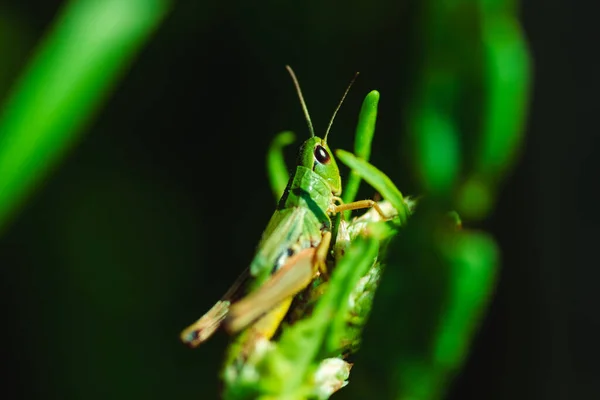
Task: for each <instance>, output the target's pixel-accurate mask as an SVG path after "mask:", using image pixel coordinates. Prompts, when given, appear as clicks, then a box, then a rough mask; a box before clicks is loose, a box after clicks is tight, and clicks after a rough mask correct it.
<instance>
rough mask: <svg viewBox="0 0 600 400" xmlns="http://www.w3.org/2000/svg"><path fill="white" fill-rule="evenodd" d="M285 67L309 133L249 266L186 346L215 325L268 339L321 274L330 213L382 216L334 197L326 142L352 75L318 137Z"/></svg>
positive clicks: (188, 332)
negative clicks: (361, 211) (364, 212)
mask: <svg viewBox="0 0 600 400" xmlns="http://www.w3.org/2000/svg"><path fill="white" fill-rule="evenodd" d="M286 68H287V70H288V72H289V73H290V75H291V77H292V80H293V82H294V86H295V88H296V91H297V94H298V97H299V99H300V103H301V106H302V109H303V111H304V115H305V117H306V120H307V123H308V128H309V131H310V134H311V137H310V138H309V139H308V140H306V141H305V142H304V143H303V144H302V146H301V148H300V152H299V156H298V165H297V166H296V171H295V173H294V174H293V175H292V176H291V177H290V179H289V181H288V184H287V187H286V189H285V191H284V194H283V196H282V197H281V199H280V201H279V204H278V205H277V209H276V210H275V213H274V214H273V216H272V217H271V220H270V221H269V224H268V225H267V228H266V230H265V231H264V233H263V235H262V238H261V241H260V243H259V245H258V248H257V251H256V255H255V257H254V259H253V260H252V262H251V264H250V267H249V268H247V269H246V270H245V271H244V273H242V275H241V276H240V277H239V278H238V280H237V281H236V282H235V283H234V284H233V286H232V287H231V288H230V289H229V290H228V291H227V292H226V293H225V295H224V296H223V297H222V298H221V299H220V300H219V301H218V302H217V303H216V304H215V305H214V306H213V307H212V308H211V309H210V310H209V311H208V312H207V313H206V314H205V315H204V316H202V317H201V318H200V319H198V320H197V321H196V322H195V323H193V324H192V325H190V326H189V327H188V328H186V329H185V330H184V331H183V332H182V333H181V340H182V341H183V342H184V343H186V344H187V345H189V346H191V347H196V346H198V345H199V344H201V343H202V342H204V341H205V340H207V339H208V338H209V337H210V336H211V335H212V334H213V333H214V332H215V331H216V330H217V329H218V328H219V327H220V326H221V325H223V326H224V327H225V329H226V330H227V331H228V332H230V333H237V332H240V331H241V330H244V329H246V328H248V327H250V329H251V330H252V331H253V334H254V335H258V336H262V337H265V338H270V337H272V336H273V334H274V333H275V331H276V330H277V328H278V326H279V324H280V323H281V321H282V320H283V318H284V317H285V314H286V313H287V311H288V309H289V307H290V304H291V302H292V299H293V297H294V295H296V294H297V293H298V292H300V291H301V290H303V289H304V288H306V287H307V286H308V285H309V284H310V282H311V281H312V280H313V279H314V278H315V277H316V276H319V275H321V274H322V275H325V276H326V275H327V267H326V259H327V256H328V254H329V250H330V245H331V238H332V216H334V215H336V214H338V213H341V212H344V211H347V210H356V209H362V208H371V207H374V208H375V209H376V210H377V211H378V212H380V213H382V214H383V212H382V211H381V209H379V207H378V205H377V203H376V202H375V201H373V200H361V201H354V202H350V203H345V204H344V203H343V201H342V199H341V198H340V197H339V196H340V195H341V192H342V187H341V177H340V172H339V169H338V166H337V163H336V161H335V158H334V157H333V155H332V152H331V150H330V149H329V146H328V144H327V136H328V134H329V130H330V129H331V126H332V124H333V121H334V118H335V115H336V114H337V112H338V110H339V108H340V106H341V104H342V103H343V101H344V99H345V97H346V95H347V93H348V91H349V90H350V87H351V86H352V83H353V82H354V79H355V78H356V76H355V77H354V79H353V80H352V82H351V83H350V85H349V86H348V88H347V89H346V91H345V93H344V95H343V96H342V99H341V101H340V103H339V104H338V106H337V108H336V110H335V111H334V113H333V116H332V117H331V120H330V122H329V125H328V127H327V130H326V132H325V135H324V137H323V138H322V139H321V138H319V137H317V136H315V134H314V129H313V126H312V122H311V120H310V116H309V113H308V109H307V107H306V104H305V102H304V98H303V96H302V92H301V90H300V86H299V84H298V80H297V78H296V76H295V74H294V72H293V70H292V69H291V68H290V67H289V66H286ZM243 290H245V291H243ZM244 294H245V296H244Z"/></svg>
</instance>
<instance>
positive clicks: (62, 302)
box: [0, 0, 600, 399]
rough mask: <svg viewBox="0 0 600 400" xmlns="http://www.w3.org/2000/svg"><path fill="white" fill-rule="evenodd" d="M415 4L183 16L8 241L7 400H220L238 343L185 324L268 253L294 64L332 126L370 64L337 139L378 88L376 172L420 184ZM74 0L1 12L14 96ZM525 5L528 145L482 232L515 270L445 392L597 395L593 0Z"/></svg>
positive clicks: (334, 136) (2, 252) (3, 290)
mask: <svg viewBox="0 0 600 400" xmlns="http://www.w3.org/2000/svg"><path fill="white" fill-rule="evenodd" d="M413 3H414V2H397V3H394V2H372V3H367V2H357V1H352V2H347V3H342V2H331V3H329V4H326V5H325V4H320V3H318V2H310V3H306V4H305V5H304V6H302V7H300V6H292V5H279V3H276V2H272V3H271V2H269V3H264V4H263V5H256V6H251V5H245V4H244V3H243V2H239V3H238V2H233V3H232V2H227V3H225V2H222V3H217V4H215V5H207V4H200V3H197V4H196V3H195V2H186V3H180V4H178V5H176V6H175V7H174V8H173V10H172V13H171V14H170V15H169V16H168V18H167V19H166V21H165V22H164V23H163V25H162V26H161V27H160V29H159V30H158V31H157V33H156V35H155V36H154V38H153V39H152V40H151V41H150V43H149V44H148V46H147V47H146V48H145V49H144V50H143V51H142V53H141V54H140V56H139V58H138V60H137V61H136V62H135V64H134V65H133V66H132V67H131V69H130V70H129V72H128V73H127V74H126V76H125V77H124V79H123V81H122V82H121V83H120V84H119V85H118V87H117V89H116V90H115V92H114V93H113V94H112V96H111V97H110V98H109V100H108V102H107V104H106V107H105V108H104V109H102V110H101V112H100V113H99V114H98V115H97V118H96V120H95V122H94V123H92V125H91V126H90V127H89V129H88V130H87V134H86V135H85V136H84V138H83V139H82V140H81V142H80V143H79V145H78V146H77V147H76V148H75V149H74V150H73V151H72V152H71V153H70V154H69V155H68V156H67V157H66V159H65V160H64V162H63V163H62V164H61V165H60V166H59V168H57V169H56V171H55V172H54V174H53V175H52V176H51V177H50V178H49V179H48V180H47V181H46V182H45V183H44V185H43V186H42V187H40V188H39V190H38V191H37V193H36V195H35V196H34V197H33V198H32V199H31V200H30V201H29V203H28V204H27V206H26V207H25V208H24V209H23V210H22V212H21V214H20V216H19V218H18V219H17V220H16V221H14V223H13V224H12V225H11V227H10V229H9V230H8V231H7V232H6V233H5V234H4V236H3V237H2V238H0V274H1V277H0V281H1V285H2V286H1V287H0V298H1V299H2V304H3V305H4V307H3V310H4V318H3V323H2V327H3V329H2V331H1V333H0V335H1V339H2V344H3V346H2V353H1V354H2V358H1V359H2V360H3V363H4V365H5V368H4V370H5V372H4V374H3V381H4V383H3V386H2V388H3V389H2V390H3V391H6V393H7V394H9V397H10V398H44V399H48V398H60V399H71V398H73V399H78V398H85V399H95V398H98V399H100V398H102V399H104V398H119V399H121V398H123V399H126V398H129V399H137V398H146V399H154V398H156V399H159V398H160V399H162V398H185V397H187V398H207V399H210V398H216V393H217V379H216V376H217V373H218V368H219V367H220V364H221V356H222V354H223V351H224V348H225V345H226V343H227V338H226V337H225V335H218V336H217V337H216V338H214V339H212V340H211V343H210V344H209V345H206V346H203V347H201V348H200V349H198V350H195V351H191V350H189V349H187V348H185V347H184V346H182V345H181V344H180V343H179V341H178V334H179V331H180V330H181V328H183V327H184V326H186V325H187V324H188V323H190V322H192V321H193V320H195V319H196V318H197V317H198V316H199V315H200V314H202V313H203V312H204V311H206V309H207V308H208V307H210V306H211V305H212V303H213V302H214V301H215V300H216V299H217V298H218V297H220V295H221V294H222V293H223V292H224V291H225V290H226V288H227V287H228V285H229V284H230V283H231V282H232V281H233V279H234V278H235V276H236V275H237V274H238V273H239V272H240V271H241V270H242V269H243V267H244V266H245V265H246V264H247V263H248V260H249V259H250V258H251V256H252V254H253V251H254V246H255V245H256V243H257V241H258V239H259V237H260V234H261V232H262V229H263V228H264V226H265V224H266V221H267V220H268V218H269V216H270V214H271V212H272V211H273V206H274V200H273V199H272V197H271V194H270V190H269V187H268V183H267V180H266V174H265V165H264V164H265V163H264V157H265V152H266V148H267V146H268V144H269V141H270V140H271V139H272V137H273V136H274V134H275V133H277V132H278V131H281V130H284V129H292V130H294V131H295V132H296V133H297V135H298V137H299V138H300V139H301V138H302V137H303V135H307V133H306V128H305V123H304V121H303V116H302V113H301V110H300V106H299V104H298V101H297V98H296V94H295V92H294V90H293V87H292V84H291V81H290V79H289V77H288V76H287V73H286V71H285V69H284V65H285V64H290V65H292V66H293V67H294V69H295V71H296V73H297V74H298V77H299V79H300V83H301V85H302V88H303V91H304V95H305V98H306V101H307V103H308V107H309V110H310V112H311V115H312V118H313V123H314V124H315V127H316V130H317V132H322V131H323V129H324V127H325V126H326V124H327V122H328V120H329V116H330V115H331V112H332V111H333V109H334V107H335V105H336V103H337V101H338V100H339V97H340V96H341V94H342V93H343V90H344V88H345V87H346V85H347V83H348V82H349V80H350V79H351V77H352V76H353V74H354V72H355V71H357V70H359V71H360V72H361V76H360V77H359V79H358V80H357V82H356V84H355V86H354V88H353V89H352V91H351V93H350V95H349V96H348V99H347V101H346V103H345V104H344V106H343V108H342V109H341V111H340V113H339V114H338V118H337V120H336V123H335V125H334V128H333V130H332V132H331V136H330V143H332V147H336V148H338V147H339V148H345V149H350V148H351V143H352V140H353V132H354V124H355V122H356V116H357V113H358V109H359V107H360V103H361V101H362V99H363V98H364V95H365V94H366V93H367V92H368V91H369V90H371V89H377V90H379V91H380V92H381V103H380V115H379V119H378V126H377V129H378V133H377V134H376V137H375V142H374V149H373V156H372V160H373V163H374V164H376V165H378V166H380V167H381V169H383V170H384V171H386V172H387V173H388V174H389V175H390V176H391V177H392V179H393V180H394V181H395V182H396V183H397V185H398V186H399V187H400V188H401V189H402V190H403V192H404V193H407V194H411V193H412V191H411V189H412V187H413V182H412V178H411V174H410V170H409V166H408V164H407V162H406V161H405V160H404V159H403V158H402V154H403V151H404V150H405V149H402V148H401V143H402V140H401V137H400V132H402V127H403V124H404V121H403V120H402V116H403V114H402V105H403V104H405V103H406V102H407V100H406V98H405V96H406V90H405V88H406V87H408V85H409V83H410V82H408V80H409V79H410V73H409V71H410V68H411V67H412V65H411V60H412V58H411V55H412V54H413V52H414V50H415V49H414V44H415V43H416V42H415V40H414V38H413V37H412V36H411V32H412V29H413V26H412V25H411V24H412V22H413V18H412V17H413V14H414V8H415V5H414V4H413ZM575 4H578V5H577V6H575ZM59 5H60V2H56V1H53V2H50V1H29V2H26V3H16V2H14V4H11V5H9V6H3V8H0V10H8V11H3V15H1V16H0V18H3V20H4V21H7V20H9V21H10V24H11V26H13V28H14V30H13V32H12V33H13V34H15V37H14V39H11V42H12V46H11V49H12V51H11V53H8V56H3V59H2V60H1V68H2V69H3V71H2V75H0V77H1V78H2V79H1V80H0V96H2V97H4V96H5V95H6V94H7V91H8V89H9V87H10V86H9V83H10V82H11V81H12V80H13V79H14V78H15V77H16V76H17V75H18V73H19V71H20V69H21V68H22V66H23V64H24V63H25V62H26V60H27V57H28V56H29V54H30V53H31V52H32V51H33V49H34V45H35V43H36V42H37V40H39V39H40V37H41V35H42V34H43V32H44V30H45V29H46V28H47V27H48V26H49V24H50V22H51V21H52V18H53V17H54V15H55V14H56V12H57V10H58V7H59ZM596 8H597V7H596ZM521 10H522V14H521V15H522V23H523V26H524V30H525V33H526V35H527V37H528V39H529V43H530V48H531V52H532V56H533V61H534V88H533V96H532V103H531V109H530V117H529V120H528V123H527V129H526V131H527V137H526V144H525V146H524V149H523V153H522V158H521V160H520V161H519V162H518V164H517V166H516V168H515V169H514V173H513V174H512V175H511V176H510V177H509V179H508V180H507V182H506V185H505V187H504V191H503V192H502V193H501V196H500V199H499V202H498V205H497V209H496V211H495V212H494V214H493V215H492V216H491V218H489V219H488V221H487V223H486V224H485V228H486V229H487V230H488V231H490V232H492V233H493V234H494V236H495V237H496V238H497V240H498V242H499V243H500V246H501V249H502V251H503V265H502V270H501V273H500V275H499V283H498V289H497V293H496V296H495V298H494V300H493V302H492V305H491V308H490V311H489V313H488V315H487V317H486V319H485V320H484V322H483V326H482V330H481V331H480V334H479V335H478V337H477V338H476V340H475V342H474V345H473V351H472V355H471V357H470V359H469V360H468V363H467V365H466V368H465V369H464V371H463V372H462V373H461V374H460V376H459V377H458V379H457V380H456V382H455V384H454V385H453V388H452V390H451V393H450V398H452V399H480V398H490V399H505V398H513V399H570V398H592V397H595V396H594V395H596V396H597V395H598V394H599V393H600V391H599V384H598V383H597V377H598V375H599V373H600V367H599V366H598V363H597V358H598V355H599V354H600V352H599V350H600V349H599V346H598V343H597V339H596V338H597V337H598V336H599V334H600V327H599V324H600V316H599V313H598V312H597V304H600V303H599V301H600V296H599V294H598V290H596V287H597V279H598V277H599V273H598V266H599V265H600V263H599V262H598V261H597V256H596V249H597V248H596V246H595V244H596V243H595V242H596V240H597V237H598V233H597V227H598V226H599V225H600V214H599V212H598V211H597V208H595V207H594V206H595V204H597V202H598V200H599V195H598V192H597V190H596V186H597V180H598V177H599V175H598V172H599V168H598V166H599V161H598V155H600V150H599V149H600V134H599V132H598V128H597V121H596V116H597V114H598V101H597V97H598V95H597V93H598V91H599V90H600V87H599V84H598V83H599V82H598V74H597V71H598V70H599V67H600V63H599V61H598V59H597V57H595V55H596V53H597V45H596V42H597V38H598V31H597V29H595V28H596V25H597V23H596V19H597V18H596V15H597V14H595V12H594V11H596V9H593V10H592V8H591V7H590V6H586V5H584V4H583V2H577V3H575V2H568V1H565V0H563V1H528V2H523V4H522V6H521ZM4 39H5V40H6V37H5V38H4ZM5 54H7V53H5ZM293 153H294V150H290V160H293ZM350 385H352V380H351V383H350ZM350 387H351V386H350ZM343 397H344V396H340V398H343Z"/></svg>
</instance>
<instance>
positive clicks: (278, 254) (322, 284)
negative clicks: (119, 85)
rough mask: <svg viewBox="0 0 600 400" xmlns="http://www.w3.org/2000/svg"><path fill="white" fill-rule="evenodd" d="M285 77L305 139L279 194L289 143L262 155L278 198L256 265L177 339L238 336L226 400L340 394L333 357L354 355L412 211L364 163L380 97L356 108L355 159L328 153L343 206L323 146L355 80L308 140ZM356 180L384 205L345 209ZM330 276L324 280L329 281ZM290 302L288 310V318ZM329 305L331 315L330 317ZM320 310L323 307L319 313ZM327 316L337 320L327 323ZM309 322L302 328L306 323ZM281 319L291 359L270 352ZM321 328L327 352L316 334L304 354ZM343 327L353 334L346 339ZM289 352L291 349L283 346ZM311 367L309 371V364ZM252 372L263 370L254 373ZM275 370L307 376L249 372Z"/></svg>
mask: <svg viewBox="0 0 600 400" xmlns="http://www.w3.org/2000/svg"><path fill="white" fill-rule="evenodd" d="M287 69H288V71H289V73H290V75H291V77H292V80H293V82H294V85H295V87H296V91H297V94H298V97H299V99H300V103H301V105H302V109H303V112H304V114H305V117H306V121H307V124H308V128H309V131H310V133H311V137H310V138H309V139H308V140H306V141H305V142H304V143H303V144H302V146H301V147H300V151H299V155H298V162H297V166H296V169H295V171H294V173H293V174H292V176H291V177H289V180H287V184H286V183H285V181H284V179H285V178H283V177H284V176H285V175H287V172H286V171H287V168H286V167H285V163H284V162H283V156H282V147H283V146H284V145H287V144H289V143H290V142H291V133H289V132H284V133H282V134H280V135H279V136H278V137H277V138H276V139H275V140H274V145H273V146H272V148H271V150H270V151H269V174H270V178H271V185H272V187H273V191H274V193H276V194H277V195H279V194H280V193H283V195H281V198H280V200H279V202H278V204H277V208H276V210H275V213H274V214H273V216H272V217H271V220H270V222H269V224H268V225H267V228H266V230H265V231H264V233H263V235H262V238H261V241H260V243H259V245H258V247H257V250H256V255H255V257H254V259H253V260H252V262H251V264H250V267H249V268H247V269H246V270H245V271H244V273H243V274H242V275H241V276H240V278H238V280H237V281H236V282H235V283H234V285H233V286H232V287H231V288H230V289H229V290H228V291H227V293H226V294H225V295H224V296H223V297H222V298H221V299H220V300H219V301H218V302H217V303H216V304H215V305H214V306H213V307H212V308H211V309H210V310H209V311H208V312H207V313H206V314H204V315H203V316H202V317H201V318H200V319H198V320H197V321H196V322H195V323H193V324H192V325H190V326H189V327H188V328H186V329H185V330H184V331H183V332H182V334H181V340H182V341H183V342H184V343H185V344H187V345H189V346H190V347H196V346H198V345H199V344H201V343H203V342H204V341H205V340H207V339H208V338H209V337H210V336H211V335H212V334H213V333H214V332H215V331H216V330H217V329H218V328H219V327H220V326H223V327H224V328H225V330H227V331H228V332H230V333H239V332H241V334H240V335H238V336H237V337H236V339H235V340H234V341H233V343H232V344H231V345H230V349H229V354H228V357H227V360H226V362H225V369H224V375H223V378H224V380H225V384H226V386H225V390H224V393H225V397H226V398H232V399H237V398H257V397H256V396H257V395H258V393H269V395H271V396H275V397H277V396H282V395H283V393H286V394H287V395H289V394H290V393H295V394H296V395H298V396H300V397H298V398H305V397H303V396H308V395H307V393H309V392H310V393H312V395H310V396H308V397H311V398H312V397H315V396H316V398H327V397H328V396H329V395H330V394H331V393H332V392H333V391H335V390H337V389H339V388H340V387H342V386H343V385H344V384H345V379H346V378H347V374H348V372H349V370H350V364H348V363H347V362H346V361H345V360H344V359H343V357H341V355H342V353H344V354H347V353H348V352H352V351H353V350H354V349H355V348H356V346H355V344H356V343H357V342H356V340H357V339H356V337H357V336H358V335H359V334H360V329H361V328H362V325H364V321H366V315H368V309H370V301H371V299H372V297H373V292H374V288H375V287H376V284H377V282H378V277H379V272H380V260H379V259H378V257H379V256H380V255H381V251H380V250H381V249H382V248H383V247H382V246H383V245H384V242H387V239H389V238H391V237H392V236H394V235H395V233H396V232H397V229H396V228H397V227H399V226H400V225H401V224H402V223H403V222H405V221H406V219H407V217H408V215H409V214H410V211H411V203H410V202H408V201H405V199H404V198H403V197H402V194H401V193H400V191H399V190H398V189H397V188H396V187H395V186H394V185H393V184H392V182H391V181H390V179H389V178H388V177H387V176H386V175H385V174H383V173H382V172H381V171H379V170H378V169H377V168H375V167H374V166H372V165H371V164H369V163H368V161H367V159H368V158H369V154H370V146H371V140H372V137H373V134H374V129H375V120H376V114H377V103H378V99H379V93H378V92H376V91H372V92H371V93H369V95H367V97H366V99H365V102H364V103H363V107H362V109H361V113H360V117H359V123H358V128H357V136H356V145H355V152H356V154H357V156H355V155H353V154H351V153H348V152H344V151H341V150H340V151H338V152H337V153H336V154H337V157H338V158H339V159H340V160H342V161H343V162H344V164H346V165H347V166H349V167H350V168H351V171H352V172H351V175H350V178H349V180H348V184H347V190H346V191H345V192H344V199H342V198H340V197H339V196H341V194H342V184H341V177H340V172H339V169H338V166H337V164H336V160H335V158H334V156H333V154H332V152H331V150H330V149H329V146H328V144H327V137H328V134H329V131H330V129H331V126H332V123H333V120H334V118H335V115H336V113H337V112H338V110H339V108H340V106H341V104H342V102H343V101H344V98H345V97H346V95H347V93H348V91H349V89H350V87H351V86H352V83H353V82H354V79H353V80H352V82H351V83H350V85H349V86H348V88H347V89H346V91H345V93H344V95H343V96H342V99H341V101H340V103H339V104H338V106H337V108H336V109H335V112H334V113H333V116H332V117H331V120H330V122H329V125H328V127H327V130H326V132H325V135H324V137H323V138H322V139H321V138H319V137H317V136H315V134H314V130H313V127H312V123H311V120H310V116H309V114H308V110H307V107H306V105H305V102H304V99H303V96H302V92H301V90H300V87H299V84H298V81H297V79H296V76H295V75H294V72H293V71H292V69H291V68H290V67H287ZM354 78H356V76H355V77H354ZM360 179H364V180H365V181H366V182H367V183H369V184H370V185H371V186H372V187H373V188H375V190H377V191H378V192H379V193H380V194H381V195H382V197H383V198H384V199H385V201H384V202H381V203H378V202H375V201H373V200H360V201H354V197H355V196H356V193H357V190H358V185H359V182H360ZM366 208H368V209H370V211H369V212H368V213H367V214H365V215H363V216H362V217H360V218H358V219H354V220H352V221H347V218H348V215H344V214H346V213H345V212H346V211H351V210H357V209H366ZM386 223H389V226H388V225H386ZM363 239H364V240H363ZM346 252H348V253H347V254H348V257H346V256H345V254H346ZM328 267H329V268H328ZM331 267H334V268H331ZM330 269H332V270H333V275H331V276H330V272H331V271H329V270H330ZM349 271H352V272H350V273H349ZM336 277H337V278H336ZM330 278H331V279H332V282H331V283H335V282H338V284H337V285H334V287H333V288H329V287H328V284H329V283H330V282H329V279H330ZM361 278H363V279H361ZM334 281H335V282H334ZM359 281H361V282H362V283H360V282H359ZM339 282H342V283H339ZM332 289H334V290H332ZM299 293H302V296H301V297H298V296H297V295H298V294H299ZM294 298H296V300H297V301H296V302H295V303H294V309H293V312H291V313H290V312H289V310H290V306H291V305H292V302H293V301H294ZM327 299H329V300H327ZM317 303H318V304H317ZM334 303H337V304H339V307H333V308H332V307H331V304H334ZM315 304H317V306H315ZM319 304H320V305H322V306H321V308H320V309H319V306H318V305H319ZM327 304H329V305H327ZM326 305H327V306H326ZM352 305H354V306H352ZM323 307H325V308H323ZM327 307H329V308H327ZM335 309H337V310H339V312H338V313H337V315H335V316H333V317H331V316H330V315H331V314H332V313H333V312H334V310H335ZM319 310H321V311H319ZM313 311H314V312H313ZM308 315H310V318H306V317H307V316H308ZM286 316H287V321H288V322H291V323H292V326H288V327H287V328H286V330H284V331H285V332H283V334H282V335H281V337H280V338H279V339H278V341H279V342H281V343H280V344H282V346H281V347H280V349H281V350H282V351H283V352H284V353H286V350H285V349H288V350H290V349H292V348H293V347H295V348H297V349H299V350H300V353H298V352H297V351H294V350H292V351H291V353H290V352H287V353H286V354H285V355H283V353H282V354H279V355H278V353H277V352H276V351H275V352H273V351H272V350H273V349H274V347H273V346H274V344H273V343H272V342H270V339H271V338H272V337H273V335H274V334H275V333H276V332H278V330H279V327H280V325H281V323H282V321H283V320H284V318H286ZM329 322H331V325H332V329H331V330H330V333H331V335H330V343H329V344H328V345H327V346H325V347H327V348H328V350H326V351H321V350H320V349H321V345H319V344H318V343H321V342H322V339H323V335H322V334H318V335H312V336H318V337H320V338H321V339H317V340H314V341H312V342H311V344H306V343H304V344H303V342H304V341H305V340H306V339H307V338H308V337H311V334H308V335H307V334H306V333H307V331H306V329H308V330H312V331H315V330H317V331H321V332H322V331H324V329H322V327H323V324H328V323H329ZM350 325H352V327H351V328H350V329H346V327H347V326H350ZM348 332H351V333H350V334H348ZM286 343H287V344H286ZM289 343H292V345H291V346H288V344H289ZM311 349H312V350H311ZM298 357H299V358H300V359H302V360H299V359H298ZM269 360H271V361H269ZM313 361H314V362H315V364H314V365H313V364H311V363H312V362H313ZM261 363H266V364H268V366H266V365H263V366H262V367H257V366H258V365H259V364H261ZM307 363H308V364H307ZM284 364H287V365H295V366H297V367H298V366H300V365H304V366H305V368H304V369H305V371H306V373H298V374H296V376H295V377H294V378H293V379H290V378H289V376H288V375H286V376H285V377H281V376H280V377H279V378H277V379H275V381H272V380H271V381H269V379H268V378H266V377H265V375H264V374H263V375H261V372H258V371H259V370H260V371H263V372H266V371H269V370H271V371H284V370H286V369H287V368H286V367H283V365H284ZM301 369H302V368H301ZM275 375H277V374H275ZM261 376H262V379H259V377H261ZM305 378H306V379H305ZM259 381H260V383H259ZM269 382H271V383H269ZM305 382H309V383H308V384H305ZM261 385H262V386H264V385H266V386H264V387H263V389H264V390H263V389H258V387H259V386H261ZM281 385H283V386H284V387H285V388H284V387H283V386H281ZM280 386H281V387H280ZM275 387H280V388H279V389H275ZM299 393H300V394H299ZM294 398H295V397H294Z"/></svg>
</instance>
